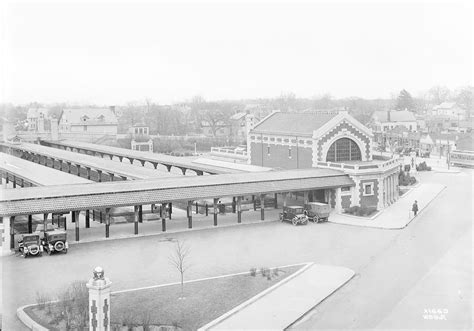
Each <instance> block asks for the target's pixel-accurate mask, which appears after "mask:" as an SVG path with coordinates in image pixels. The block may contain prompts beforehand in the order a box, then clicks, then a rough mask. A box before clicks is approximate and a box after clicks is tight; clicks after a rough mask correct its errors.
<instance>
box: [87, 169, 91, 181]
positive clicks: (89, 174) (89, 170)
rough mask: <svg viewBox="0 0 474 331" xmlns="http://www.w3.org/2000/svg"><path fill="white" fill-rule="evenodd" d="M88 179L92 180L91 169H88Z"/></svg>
mask: <svg viewBox="0 0 474 331" xmlns="http://www.w3.org/2000/svg"><path fill="white" fill-rule="evenodd" d="M86 173H87V179H88V180H91V168H86Z"/></svg>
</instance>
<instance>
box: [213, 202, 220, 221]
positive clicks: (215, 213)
mask: <svg viewBox="0 0 474 331" xmlns="http://www.w3.org/2000/svg"><path fill="white" fill-rule="evenodd" d="M218 201H219V199H218V198H214V226H217V213H218V212H219V211H218V210H217V202H218Z"/></svg>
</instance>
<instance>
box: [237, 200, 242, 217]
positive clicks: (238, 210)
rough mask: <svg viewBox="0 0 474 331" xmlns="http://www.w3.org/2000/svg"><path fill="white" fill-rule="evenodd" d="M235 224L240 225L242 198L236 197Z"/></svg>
mask: <svg viewBox="0 0 474 331" xmlns="http://www.w3.org/2000/svg"><path fill="white" fill-rule="evenodd" d="M237 223H242V197H240V196H239V197H237Z"/></svg>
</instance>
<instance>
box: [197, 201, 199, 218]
mask: <svg viewBox="0 0 474 331" xmlns="http://www.w3.org/2000/svg"><path fill="white" fill-rule="evenodd" d="M198 213H199V205H198V202H197V201H196V215H197V214H198Z"/></svg>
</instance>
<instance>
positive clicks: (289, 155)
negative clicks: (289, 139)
mask: <svg viewBox="0 0 474 331" xmlns="http://www.w3.org/2000/svg"><path fill="white" fill-rule="evenodd" d="M288 158H289V159H291V147H290V148H288Z"/></svg>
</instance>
